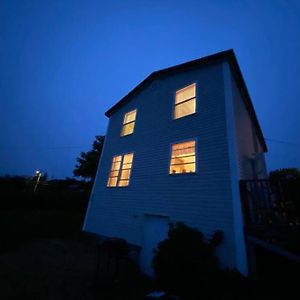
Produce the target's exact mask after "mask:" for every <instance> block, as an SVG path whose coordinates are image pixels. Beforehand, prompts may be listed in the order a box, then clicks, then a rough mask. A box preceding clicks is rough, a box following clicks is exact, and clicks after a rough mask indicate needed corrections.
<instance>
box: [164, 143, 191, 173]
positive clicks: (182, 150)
mask: <svg viewBox="0 0 300 300" xmlns="http://www.w3.org/2000/svg"><path fill="white" fill-rule="evenodd" d="M195 146H196V142H195V141H188V142H184V143H178V144H174V145H172V155H171V161H170V171H169V173H170V174H179V173H194V172H196V151H195Z"/></svg>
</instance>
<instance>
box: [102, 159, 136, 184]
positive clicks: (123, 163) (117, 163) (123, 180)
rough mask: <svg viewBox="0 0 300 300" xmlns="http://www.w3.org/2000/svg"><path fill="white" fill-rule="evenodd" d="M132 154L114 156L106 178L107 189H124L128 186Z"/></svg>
mask: <svg viewBox="0 0 300 300" xmlns="http://www.w3.org/2000/svg"><path fill="white" fill-rule="evenodd" d="M132 160H133V153H128V154H125V155H123V156H122V155H119V156H114V158H113V161H112V165H111V169H110V173H109V176H108V181H107V186H108V187H116V186H120V187H125V186H128V185H129V180H130V173H131V167H132Z"/></svg>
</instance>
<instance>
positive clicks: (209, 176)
mask: <svg viewBox="0 0 300 300" xmlns="http://www.w3.org/2000/svg"><path fill="white" fill-rule="evenodd" d="M193 82H197V112H196V113H195V114H193V115H189V116H186V117H183V118H180V119H177V120H173V105H174V96H175V91H176V90H178V89H181V88H183V87H185V86H187V85H189V84H191V83H193ZM133 109H137V116H136V123H135V130H134V133H133V134H132V135H129V136H125V137H120V132H121V128H122V122H123V117H124V114H125V113H127V112H128V111H131V110H133ZM226 114H227V111H226V103H225V91H224V70H223V64H222V63H221V62H220V63H215V64H210V65H206V66H203V67H201V68H199V67H198V68H197V69H194V70H189V71H185V72H181V73H175V74H173V75H168V76H167V77H160V79H157V80H154V81H153V82H152V83H150V84H149V85H148V86H146V87H145V88H144V89H143V90H142V91H140V92H139V93H138V94H137V95H135V96H133V97H132V99H131V100H130V101H128V102H127V103H126V104H124V105H123V106H121V107H120V108H119V109H117V110H116V111H115V112H114V113H113V114H112V115H111V117H110V122H109V126H108V130H107V135H106V140H105V146H104V149H103V152H102V157H101V161H100V164H99V169H98V173H97V176H96V179H95V184H94V188H93V192H92V195H91V198H90V203H89V209H88V213H87V217H86V220H85V226H84V230H85V231H89V232H94V233H97V234H100V235H104V236H109V237H121V238H124V239H126V240H127V241H128V242H130V243H132V244H136V245H142V243H143V223H144V220H145V216H146V215H147V214H148V215H161V216H166V217H168V218H169V219H170V221H173V222H176V221H181V222H184V223H186V224H187V225H189V226H192V227H196V228H198V229H200V230H201V231H202V232H203V233H204V234H205V235H206V236H210V235H211V234H212V233H213V232H214V231H215V230H217V229H220V230H223V232H224V243H223V244H222V245H221V246H220V248H219V249H218V255H219V257H220V260H221V263H222V264H223V265H224V266H227V267H238V263H237V249H236V247H237V244H236V233H235V230H234V226H235V221H234V217H233V216H234V214H235V212H234V205H233V200H232V195H233V191H232V188H233V186H232V180H231V174H232V169H231V168H232V166H231V164H232V161H230V157H229V149H230V148H229V146H228V132H227V127H228V126H227V123H226ZM190 139H196V141H197V147H196V159H197V172H196V173H194V174H176V175H169V161H170V150H171V144H173V143H176V142H180V141H185V140H190ZM128 152H134V159H133V166H132V173H131V179H130V185H129V186H128V187H125V188H108V187H107V186H106V184H107V179H108V174H109V171H110V167H111V162H112V158H113V156H115V155H120V154H125V153H128ZM235 192H236V191H235Z"/></svg>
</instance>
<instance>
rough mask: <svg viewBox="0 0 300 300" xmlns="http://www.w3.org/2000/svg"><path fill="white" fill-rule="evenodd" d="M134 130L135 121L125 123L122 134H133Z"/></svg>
mask: <svg viewBox="0 0 300 300" xmlns="http://www.w3.org/2000/svg"><path fill="white" fill-rule="evenodd" d="M133 130H134V122H132V123H129V124H126V125H123V128H122V134H121V135H122V136H123V135H128V134H131V133H133Z"/></svg>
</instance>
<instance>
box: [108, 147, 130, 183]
mask: <svg viewBox="0 0 300 300" xmlns="http://www.w3.org/2000/svg"><path fill="white" fill-rule="evenodd" d="M127 154H132V162H131V169H130V176H129V179H128V185H125V186H124V185H123V186H119V181H120V178H121V174H122V167H123V160H124V156H125V155H127ZM116 156H121V164H120V169H119V174H118V177H117V184H116V186H108V180H109V178H110V176H109V175H110V172H112V171H111V167H112V162H113V158H114V157H116ZM134 157H135V152H134V151H131V152H123V153H121V154H116V155H113V156H112V158H111V164H110V168H109V171H108V176H107V181H106V187H107V188H128V187H129V186H130V183H131V176H132V168H133V161H134Z"/></svg>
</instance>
